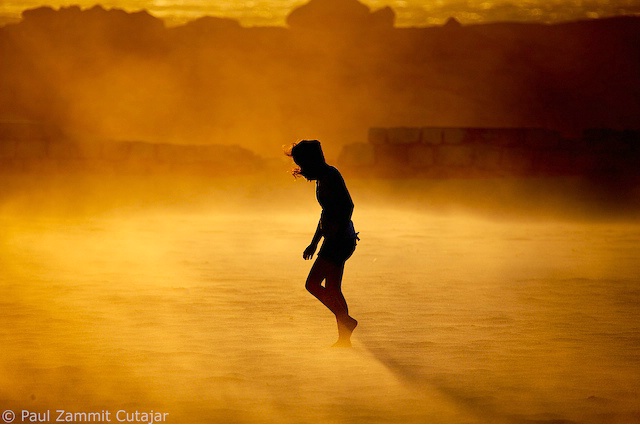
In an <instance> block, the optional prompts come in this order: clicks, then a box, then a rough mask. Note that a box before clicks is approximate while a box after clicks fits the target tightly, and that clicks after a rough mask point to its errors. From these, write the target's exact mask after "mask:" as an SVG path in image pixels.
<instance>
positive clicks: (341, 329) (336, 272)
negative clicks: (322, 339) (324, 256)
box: [325, 263, 358, 347]
mask: <svg viewBox="0 0 640 425" xmlns="http://www.w3.org/2000/svg"><path fill="white" fill-rule="evenodd" d="M329 264H330V267H328V273H327V275H326V281H325V289H326V291H327V292H328V293H329V294H331V295H330V296H331V298H333V299H335V300H338V302H339V303H340V305H341V306H342V309H341V310H340V314H336V321H337V323H338V342H336V343H335V344H334V346H340V347H350V346H351V334H352V333H353V330H354V329H355V328H356V326H358V321H357V320H356V319H354V318H353V317H351V316H349V307H348V305H347V301H346V300H345V298H344V294H343V293H342V276H343V274H344V263H342V264H341V265H337V264H333V263H329Z"/></svg>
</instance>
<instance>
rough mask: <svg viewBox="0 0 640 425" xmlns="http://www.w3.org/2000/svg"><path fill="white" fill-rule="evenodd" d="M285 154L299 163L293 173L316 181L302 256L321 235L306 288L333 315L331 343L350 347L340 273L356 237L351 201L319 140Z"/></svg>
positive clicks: (350, 319)
mask: <svg viewBox="0 0 640 425" xmlns="http://www.w3.org/2000/svg"><path fill="white" fill-rule="evenodd" d="M287 155H289V156H291V157H292V158H293V161H294V162H295V163H296V165H298V167H297V168H295V169H294V170H293V175H294V176H303V177H304V178H306V179H307V180H315V181H316V198H317V199H318V203H319V204H320V206H321V207H322V214H321V215H320V221H319V222H318V227H317V228H316V232H315V234H314V235H313V239H312V240H311V244H310V245H309V246H308V247H307V248H306V249H305V250H304V253H303V254H302V257H303V258H304V259H305V260H310V259H311V258H312V257H313V254H314V253H315V252H316V249H317V248H318V243H319V242H320V239H321V238H324V241H323V242H322V246H321V247H320V251H318V257H317V258H316V261H315V262H314V263H313V266H312V267H311V271H310V272H309V276H308V277H307V283H306V288H307V290H308V291H309V292H311V294H313V295H314V296H315V297H316V298H318V299H319V300H320V301H321V302H322V303H323V304H324V305H325V306H327V308H328V309H329V310H331V312H332V313H333V314H335V316H336V321H337V324H338V341H337V342H336V343H335V344H334V347H350V346H351V333H352V332H353V330H354V329H355V328H356V326H357V325H358V321H357V320H355V319H354V318H353V317H351V316H349V307H348V306H347V301H346V300H345V299H344V295H342V275H343V272H344V264H345V262H346V261H347V259H349V257H351V255H352V254H353V252H354V250H355V249H356V241H358V240H359V239H358V234H357V233H356V232H355V229H354V227H353V222H352V221H351V214H352V213H353V201H352V200H351V195H349V191H348V190H347V186H346V185H345V183H344V179H343V178H342V175H341V174H340V172H339V171H338V170H337V169H336V168H335V167H332V166H331V165H329V164H327V163H326V162H325V159H324V154H323V153H322V147H321V146H320V142H319V141H317V140H302V141H300V142H298V143H296V144H294V145H293V146H292V147H291V150H290V151H289V152H288V153H287ZM323 281H324V282H325V283H324V286H322V282H323Z"/></svg>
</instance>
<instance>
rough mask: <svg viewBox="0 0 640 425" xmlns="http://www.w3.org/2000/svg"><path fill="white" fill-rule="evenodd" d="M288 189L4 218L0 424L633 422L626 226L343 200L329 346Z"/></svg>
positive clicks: (299, 217)
mask: <svg viewBox="0 0 640 425" xmlns="http://www.w3.org/2000/svg"><path fill="white" fill-rule="evenodd" d="M292 185H293V186H292V190H291V192H290V193H289V195H286V194H281V195H279V196H280V198H278V199H279V201H278V203H277V204H278V205H277V206H275V205H276V203H274V204H272V205H269V204H265V203H262V204H260V205H256V204H255V203H253V204H251V203H247V204H244V205H245V208H244V209H243V210H240V209H237V208H235V207H233V208H231V207H229V206H228V205H227V206H223V205H225V202H224V199H223V197H224V194H223V192H220V193H218V192H211V193H208V194H206V195H201V198H200V199H201V200H202V199H205V200H206V202H199V203H198V204H197V206H193V205H191V206H189V205H187V206H185V205H178V206H175V205H174V206H167V205H151V204H149V205H131V203H129V204H127V205H126V206H121V207H119V208H109V209H104V210H102V211H100V212H99V213H96V212H95V211H94V212H91V213H87V212H84V213H78V214H72V215H69V214H61V213H59V212H58V213H53V212H51V213H48V212H40V213H37V214H36V213H32V214H19V213H18V211H19V210H18V209H17V208H15V205H14V206H13V207H11V208H9V207H7V205H9V203H7V202H5V203H4V208H3V209H2V214H0V226H1V228H2V233H1V237H0V305H1V309H2V312H3V325H2V327H0V340H1V341H2V346H3V349H2V352H1V354H0V368H1V369H2V373H0V408H2V410H5V409H11V410H13V411H14V412H15V413H16V415H18V417H17V418H16V423H21V422H28V420H27V421H24V420H23V419H24V418H23V417H21V416H20V415H22V414H23V412H24V411H27V412H31V413H33V412H45V411H47V410H49V411H51V412H56V411H58V410H63V411H65V412H109V413H111V415H112V416H111V422H118V421H117V420H116V419H115V416H114V415H116V412H120V411H125V412H139V413H144V412H146V413H149V412H154V413H155V412H162V413H168V415H167V416H165V417H164V419H166V422H196V423H198V422H225V423H234V422H269V423H271V422H274V423H282V422H284V423H300V422H324V423H335V422H338V423H385V422H387V423H389V422H392V423H393V422H402V423H414V422H440V423H441V422H638V421H639V420H640V394H639V392H638V388H640V367H639V365H638V353H639V352H640V323H639V322H638V312H639V307H638V306H639V305H640V286H639V281H638V277H639V276H640V243H639V242H638V241H640V224H638V223H637V222H635V221H624V220H615V221H614V220H575V221H570V220H567V219H550V218H549V219H539V218H538V219H535V220H534V219H526V218H523V217H519V218H513V217H510V218H505V217H489V216H483V215H478V214H472V213H471V212H469V211H442V210H428V209H426V210H420V209H418V208H406V207H404V206H399V205H394V204H393V203H391V204H388V205H387V206H385V207H383V206H381V205H379V204H378V203H376V202H373V201H370V200H368V199H367V197H366V196H363V195H362V193H360V195H361V197H360V198H358V194H359V193H358V191H357V190H354V191H353V196H354V199H355V202H356V211H355V213H354V222H355V223H356V227H357V230H358V231H359V232H360V236H361V239H362V240H361V241H360V243H359V246H358V249H357V251H356V253H355V254H354V256H353V258H352V259H351V260H349V262H348V263H347V268H346V272H345V278H344V293H345V296H346V297H347V300H348V301H349V305H350V311H351V314H352V315H353V316H354V317H356V318H357V319H358V320H359V321H360V325H359V327H358V328H357V329H356V332H355V333H354V337H353V343H354V346H353V348H351V349H332V348H330V345H331V344H332V343H333V342H334V340H335V338H336V336H337V334H336V330H335V323H334V319H333V318H332V316H331V314H330V313H329V312H328V311H327V310H325V309H324V307H322V306H321V305H320V304H319V303H318V302H317V301H316V300H315V299H313V298H312V297H311V296H310V295H309V294H308V293H306V292H305V290H304V280H305V278H306V274H307V272H308V269H309V267H310V266H311V263H310V262H305V261H304V260H303V259H302V256H301V254H302V250H303V249H304V247H305V246H306V245H307V244H308V241H309V238H310V237H311V234H312V232H313V230H314V228H315V223H316V221H317V216H318V213H319V209H318V206H317V205H316V204H315V200H314V199H313V187H312V186H311V185H306V184H305V183H304V182H295V183H292ZM356 189H357V188H356ZM268 190H269V189H268V188H267V192H266V193H260V195H256V196H258V197H259V198H260V199H261V202H262V201H264V199H269V197H270V194H269V192H268ZM274 190H275V189H274ZM288 196H290V197H289V198H287V197H288ZM363 198H364V199H363ZM284 199H289V200H288V201H286V202H285V201H283V200H284ZM123 205H124V204H123ZM147 419H148V418H147ZM52 421H53V418H52Z"/></svg>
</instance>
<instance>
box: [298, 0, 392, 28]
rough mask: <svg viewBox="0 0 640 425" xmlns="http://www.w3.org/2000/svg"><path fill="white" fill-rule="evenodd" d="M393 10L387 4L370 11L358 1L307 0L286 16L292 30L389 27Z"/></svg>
mask: <svg viewBox="0 0 640 425" xmlns="http://www.w3.org/2000/svg"><path fill="white" fill-rule="evenodd" d="M394 20H395V13H394V12H393V10H392V9H391V8H389V7H385V8H383V9H380V10H378V11H376V12H373V13H372V12H371V10H370V9H369V7H367V6H366V5H364V4H362V3H360V2H359V1H358V0H311V1H309V2H308V3H306V4H304V5H302V6H300V7H299V8H297V9H294V10H293V11H292V12H291V13H290V14H289V16H288V17H287V21H286V22H287V25H288V26H289V27H290V28H292V29H311V30H317V29H330V30H336V29H338V30H339V29H349V28H361V27H372V26H387V27H392V26H393V22H394Z"/></svg>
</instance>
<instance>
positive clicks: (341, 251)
mask: <svg viewBox="0 0 640 425" xmlns="http://www.w3.org/2000/svg"><path fill="white" fill-rule="evenodd" d="M356 243H357V238H340V239H326V238H325V240H324V241H323V242H322V246H321V247H320V251H318V257H319V258H322V259H324V260H327V261H329V262H331V263H333V264H336V265H338V266H342V265H343V264H344V263H345V262H346V261H347V260H348V259H349V257H351V255H352V254H353V252H354V251H355V250H356Z"/></svg>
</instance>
